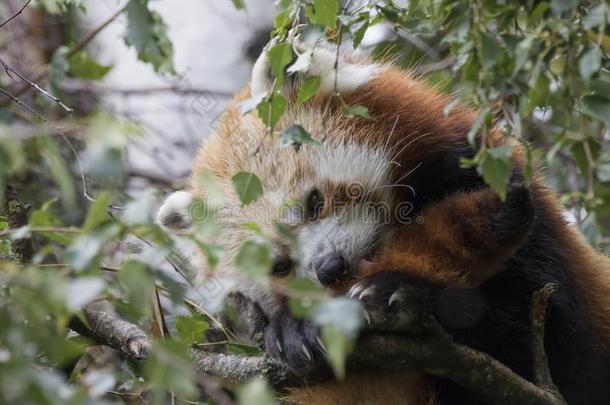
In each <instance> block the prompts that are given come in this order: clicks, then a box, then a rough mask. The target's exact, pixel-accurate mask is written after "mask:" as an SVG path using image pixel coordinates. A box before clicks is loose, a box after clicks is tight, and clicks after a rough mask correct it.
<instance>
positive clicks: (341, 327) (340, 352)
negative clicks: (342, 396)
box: [313, 297, 364, 379]
mask: <svg viewBox="0 0 610 405" xmlns="http://www.w3.org/2000/svg"><path fill="white" fill-rule="evenodd" d="M313 321H314V322H315V323H316V324H317V325H318V326H320V327H321V328H322V341H323V342H324V345H325V346H326V354H327V357H328V361H329V363H330V365H331V367H332V369H333V371H334V373H335V376H336V377H337V378H338V379H342V378H343V377H344V376H345V361H346V360H347V355H348V354H349V353H350V352H351V350H352V348H353V345H354V342H355V340H356V338H357V337H358V332H359V331H360V329H361V328H362V326H363V325H364V321H363V316H362V306H361V304H360V303H359V302H358V301H356V300H351V299H349V298H346V297H337V298H332V299H330V300H327V301H325V302H323V303H322V304H320V305H319V306H318V307H317V308H316V311H315V314H314V317H313Z"/></svg>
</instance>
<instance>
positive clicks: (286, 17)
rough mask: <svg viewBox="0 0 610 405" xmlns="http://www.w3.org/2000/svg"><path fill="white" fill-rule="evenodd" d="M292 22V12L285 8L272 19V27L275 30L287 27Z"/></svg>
mask: <svg viewBox="0 0 610 405" xmlns="http://www.w3.org/2000/svg"><path fill="white" fill-rule="evenodd" d="M291 23H292V13H291V12H290V9H289V8H285V9H283V10H282V11H280V12H279V13H277V15H276V16H275V19H274V20H273V27H274V28H275V29H276V30H278V31H279V30H283V29H284V28H288V27H289V26H290V24H291Z"/></svg>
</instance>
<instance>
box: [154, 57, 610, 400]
mask: <svg viewBox="0 0 610 405" xmlns="http://www.w3.org/2000/svg"><path fill="white" fill-rule="evenodd" d="M312 65H313V67H312V68H311V69H310V70H313V71H314V73H315V74H316V75H318V76H320V77H321V81H322V87H321V93H320V94H318V95H317V96H315V97H314V98H313V99H311V100H310V101H308V102H307V103H305V104H304V105H302V106H291V107H289V108H288V110H287V112H286V113H285V115H284V117H283V118H282V120H281V121H280V123H279V124H278V130H280V131H281V130H282V129H284V128H287V127H289V126H290V125H293V124H300V125H302V126H303V127H304V128H305V129H306V130H308V131H309V132H310V133H311V134H312V135H313V136H314V137H315V138H316V139H319V140H321V145H303V146H302V148H301V151H300V152H299V154H296V155H295V154H294V152H293V151H292V150H291V149H288V148H282V147H280V146H279V144H278V140H277V139H276V138H273V137H269V136H267V134H266V129H265V128H264V127H263V125H262V124H261V123H260V121H259V120H258V119H257V117H256V116H255V115H254V113H250V114H248V115H246V116H242V115H241V114H240V113H239V111H238V108H237V103H236V104H235V105H233V106H230V107H229V108H228V111H227V113H226V115H225V117H224V119H223V121H222V123H221V124H220V126H219V128H218V130H217V131H216V133H215V134H213V135H212V136H211V137H210V138H209V139H208V140H207V141H206V144H205V145H204V147H203V149H202V150H201V152H200V154H199V158H198V162H197V164H196V166H195V168H194V170H193V184H192V188H191V190H190V191H189V193H190V194H192V195H194V196H195V197H197V196H202V195H204V194H205V190H202V188H201V186H200V182H199V179H200V176H201V173H202V172H204V171H205V172H210V173H211V174H212V175H213V176H214V178H215V180H216V181H217V183H219V184H220V187H221V188H223V190H225V192H226V194H227V195H229V196H230V198H234V199H236V197H235V196H234V192H233V191H232V185H231V181H230V178H231V176H232V175H233V174H235V173H236V172H237V171H240V170H243V171H251V172H254V173H255V174H257V175H258V176H259V177H260V178H261V179H262V181H263V187H264V191H265V194H264V196H263V199H264V202H265V203H266V204H267V205H268V206H272V207H279V206H280V205H281V203H282V202H283V201H286V200H287V199H292V200H296V201H302V202H303V205H304V207H305V209H304V214H302V215H301V216H299V215H297V214H294V216H291V215H288V216H281V217H273V218H272V220H273V221H276V220H277V221H279V222H284V223H286V224H287V225H289V226H290V227H291V228H292V229H293V232H295V234H296V235H297V237H298V240H299V242H300V243H301V245H302V253H301V256H300V257H294V256H291V255H290V253H289V252H287V250H286V249H287V248H286V246H284V245H283V242H282V240H281V238H280V237H278V238H277V240H274V241H275V242H277V250H276V251H274V255H275V258H276V263H282V266H277V268H276V267H274V270H277V269H281V270H282V271H279V270H277V271H276V273H277V277H281V278H284V277H290V276H291V275H294V274H296V275H297V276H300V277H309V278H314V279H317V280H319V282H320V283H322V284H323V285H325V286H327V287H329V288H335V289H337V290H341V291H345V290H346V289H347V288H346V286H347V287H350V286H351V287H352V288H351V290H350V291H349V293H348V294H350V295H351V296H353V297H355V298H359V299H361V301H362V302H363V303H364V305H365V308H366V309H367V311H369V312H370V313H372V314H373V315H375V314H377V313H380V314H382V315H383V316H392V315H396V314H399V313H400V311H402V310H403V309H404V305H407V304H406V301H408V302H409V304H408V305H413V300H412V299H408V300H407V299H405V298H406V297H407V296H408V297H414V296H421V297H422V299H421V302H420V303H419V304H421V305H422V306H425V307H426V309H427V310H429V311H431V312H432V313H433V314H434V315H435V316H436V317H437V319H438V320H439V322H440V323H441V324H442V325H443V326H444V327H445V328H446V329H448V330H449V331H450V332H451V333H452V334H453V335H454V337H455V339H456V340H457V341H459V342H461V343H464V344H466V345H469V346H471V347H473V348H475V349H478V350H481V351H484V352H486V353H489V354H490V355H492V356H494V357H495V358H497V359H498V360H500V361H501V362H503V363H504V364H506V365H507V366H509V367H510V368H511V369H513V370H514V371H515V372H517V373H519V374H520V375H522V376H523V377H525V378H531V377H532V360H531V358H530V330H529V321H528V313H529V306H530V300H531V297H532V294H533V292H534V291H536V290H538V289H540V288H541V287H542V286H544V285H545V284H546V283H549V282H553V283H557V284H558V285H559V289H558V291H557V292H556V293H555V295H554V296H553V297H552V300H551V303H550V310H549V315H548V319H547V324H546V335H545V336H546V338H545V346H546V350H547V353H548V356H549V364H550V368H551V372H552V376H553V378H554V381H555V383H556V384H557V386H558V387H559V389H560V391H561V392H562V394H563V395H564V396H565V398H566V399H567V401H568V402H569V403H570V404H603V403H607V401H609V400H610V384H609V382H610V264H609V262H608V260H607V259H606V258H605V257H603V256H601V255H600V254H598V253H597V252H595V251H594V250H593V249H591V248H590V247H588V246H587V245H586V243H585V242H584V241H583V240H582V239H581V238H580V237H579V236H578V234H577V232H576V230H574V229H573V228H572V227H571V226H569V225H568V224H566V222H565V220H564V218H563V215H562V210H561V207H560V205H559V203H558V202H557V200H556V198H555V197H554V195H553V193H552V192H551V191H549V190H548V189H547V188H546V186H545V185H544V184H543V182H542V180H541V178H540V176H537V177H535V178H534V179H533V180H532V181H531V183H529V184H526V183H525V181H524V179H523V175H522V171H523V162H522V156H521V154H522V152H521V149H520V147H519V145H518V144H516V143H515V144H512V145H511V146H512V147H513V157H514V160H515V168H514V171H513V175H512V178H511V181H510V185H509V189H508V194H507V199H506V202H501V201H500V200H499V199H498V197H497V196H496V195H495V193H494V192H493V191H491V190H490V189H489V187H488V186H487V185H486V184H485V183H484V182H483V180H482V178H481V177H480V176H479V174H478V173H477V172H476V170H475V169H472V168H463V167H462V165H461V163H460V161H461V159H462V158H472V157H473V156H474V154H475V153H476V150H477V146H473V145H471V144H470V143H469V141H468V139H467V134H468V132H469V130H470V128H471V126H472V123H473V120H474V118H475V114H474V113H473V112H472V111H470V110H469V109H467V108H464V107H460V106H454V107H453V108H451V109H450V110H449V111H448V112H447V109H446V107H447V104H448V103H449V99H448V98H447V97H446V96H443V95H441V94H439V93H438V92H436V91H434V90H432V89H430V88H429V87H428V86H427V85H425V84H424V83H423V82H421V81H419V80H416V79H414V78H413V77H411V76H410V75H409V74H408V73H406V72H401V71H398V70H396V69H395V68H392V67H390V66H384V65H371V64H369V63H366V62H358V61H353V60H350V59H349V57H346V58H345V59H342V61H341V63H340V64H339V71H338V73H337V74H338V75H339V76H340V77H339V78H338V79H337V80H333V77H334V72H335V71H334V70H333V66H334V57H333V56H332V54H331V53H329V52H326V51H324V50H319V51H316V53H314V58H313V62H312ZM267 70H268V66H266V62H265V60H264V57H263V58H261V60H259V62H257V65H256V67H255V69H254V77H253V83H252V85H251V88H252V90H253V92H260V91H268V90H269V83H268V81H269V80H268V72H267ZM310 74H311V72H310ZM333 83H335V84H336V86H337V88H336V89H335V88H333ZM335 90H338V91H340V92H341V94H342V97H343V102H340V101H339V100H338V99H337V98H336V97H335V96H334V95H333V93H334V91H335ZM288 93H290V92H288ZM248 95H249V94H248V93H245V94H242V95H241V96H240V97H239V98H238V101H240V100H243V99H245V98H247V97H248ZM343 103H347V104H349V105H361V106H365V107H367V109H368V111H369V113H370V114H371V116H372V117H373V119H372V120H369V119H364V118H358V117H348V116H346V115H345V113H344V111H343ZM477 142H481V141H480V140H478V141H477ZM486 142H488V143H489V144H493V145H495V146H497V145H501V144H506V143H507V142H508V141H506V140H504V139H502V137H501V136H500V135H499V134H498V133H497V131H496V130H492V131H491V132H490V133H489V134H487V141H486ZM354 185H358V187H359V188H358V190H357V191H358V192H357V193H354V187H353V186H354ZM183 197H184V194H181V195H180V198H179V199H174V200H171V197H170V199H168V203H166V205H165V206H164V207H163V208H162V209H161V213H160V216H159V218H160V221H161V222H162V223H164V224H166V225H169V223H170V222H171V221H170V220H169V219H168V218H175V215H174V214H178V215H182V216H184V215H185V209H186V207H187V206H188V203H185V201H188V198H187V199H183ZM365 203H366V204H365ZM369 203H370V204H380V205H381V206H384V207H386V208H390V214H391V216H390V217H389V218H387V220H385V219H384V221H378V222H374V223H365V221H364V220H365V219H366V220H370V219H371V218H374V214H373V213H372V212H371V210H370V205H367V204H369ZM405 203H408V210H406V211H405V212H401V211H400V210H399V209H400V208H401V207H405V205H404V204H405ZM185 204H186V205H185ZM252 210H253V208H247V207H246V208H244V207H241V208H240V209H239V210H238V211H237V212H236V211H232V214H231V215H233V216H234V217H239V218H246V219H247V218H252V217H253V216H254V213H253V211H252ZM347 213H349V214H351V215H352V217H350V218H348V217H347V215H346V214H347ZM172 215H174V216H173V217H172ZM303 215H304V216H303ZM354 218H355V219H354ZM267 219H268V220H269V217H267ZM270 228H271V227H270ZM249 238H250V236H249V235H248V234H247V233H246V232H244V231H243V230H237V229H232V230H229V231H227V232H226V233H224V234H221V235H219V236H218V238H217V239H216V240H215V242H217V243H219V244H221V245H223V246H224V247H225V250H226V251H227V252H228V254H227V256H226V259H225V260H226V261H224V262H222V263H221V265H220V266H221V267H222V269H221V271H224V272H226V273H227V274H231V275H235V273H236V271H235V270H234V269H233V263H232V261H231V260H232V259H233V258H234V257H235V254H236V251H237V248H238V247H239V246H240V244H241V243H242V242H243V241H244V240H246V239H249ZM286 263H289V264H288V265H287V264H286ZM199 265H201V266H204V265H203V264H201V263H199ZM287 267H288V271H285V270H286V269H287ZM247 283H248V282H247V281H243V280H242V281H240V282H239V283H238V288H239V289H240V290H241V291H242V292H244V294H245V295H247V296H249V297H250V298H252V299H254V300H256V301H257V302H259V303H261V307H262V308H263V310H264V312H265V314H266V315H267V317H268V319H269V325H268V327H267V329H266V330H265V342H266V350H267V351H268V352H270V353H271V354H272V355H274V356H276V357H278V358H279V359H281V360H282V361H284V362H285V363H286V364H287V365H288V366H290V367H293V368H303V367H310V366H311V365H312V364H315V363H317V362H320V361H323V357H324V356H323V350H322V348H321V347H320V345H319V343H318V342H319V340H318V339H317V329H316V328H315V327H314V326H313V325H312V324H310V323H308V322H307V321H304V320H297V319H294V318H293V317H292V316H291V315H290V312H289V311H288V308H287V305H286V302H285V300H284V299H283V298H282V297H281V296H280V295H279V294H276V293H267V292H263V291H261V290H260V289H256V288H254V287H251V285H250V284H247ZM401 382H402V383H401ZM365 391H366V393H365ZM347 392H352V393H354V395H355V397H356V398H359V399H360V402H359V403H363V404H364V403H379V404H391V403H408V404H424V403H440V404H445V403H447V404H462V403H464V404H466V403H468V404H470V403H473V401H475V398H472V397H471V394H469V393H467V392H465V391H464V390H463V389H461V388H460V387H458V386H456V385H454V384H452V383H450V382H446V381H434V380H432V379H429V378H427V377H425V376H421V375H417V374H392V373H385V374H378V373H377V374H374V375H373V376H372V377H370V378H369V377H362V376H351V377H349V376H348V379H347V381H346V382H345V383H342V384H335V383H325V384H321V385H317V386H313V387H311V388H310V389H306V390H301V391H296V392H294V393H292V395H291V396H290V397H289V398H288V400H289V401H292V402H295V403H358V402H354V401H356V400H355V399H354V398H353V396H350V395H348V394H346V393H347ZM350 398H351V399H350ZM340 400H343V402H339V401H340Z"/></svg>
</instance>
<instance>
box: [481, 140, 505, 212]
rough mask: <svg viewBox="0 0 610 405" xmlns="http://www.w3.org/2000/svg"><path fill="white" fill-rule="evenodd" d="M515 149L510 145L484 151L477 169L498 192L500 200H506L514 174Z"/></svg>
mask: <svg viewBox="0 0 610 405" xmlns="http://www.w3.org/2000/svg"><path fill="white" fill-rule="evenodd" d="M512 154H513V149H512V147H511V146H509V145H502V146H498V147H496V148H492V149H487V150H485V151H483V154H482V155H481V157H480V160H479V165H478V166H477V170H478V172H479V174H480V175H481V176H483V180H485V183H487V184H489V185H490V186H491V188H492V189H493V190H494V191H495V192H496V193H498V196H499V197H500V200H502V201H504V200H506V189H507V186H508V182H509V180H510V178H511V176H512V174H513V166H514V162H513V159H512Z"/></svg>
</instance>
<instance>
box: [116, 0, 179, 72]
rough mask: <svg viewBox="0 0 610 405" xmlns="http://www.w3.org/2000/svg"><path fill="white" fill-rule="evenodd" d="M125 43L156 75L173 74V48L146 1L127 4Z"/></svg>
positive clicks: (159, 20) (155, 13)
mask: <svg viewBox="0 0 610 405" xmlns="http://www.w3.org/2000/svg"><path fill="white" fill-rule="evenodd" d="M124 38H125V43H126V44H127V45H129V46H133V47H134V48H135V50H136V52H137V53H138V59H140V60H141V61H142V62H146V63H150V64H151V65H152V66H153V68H154V69H155V72H157V73H170V74H174V73H175V69H174V61H173V58H174V48H173V46H172V43H171V42H170V40H169V38H168V36H167V28H166V26H165V24H164V23H163V20H162V19H161V16H160V15H159V14H158V13H157V12H155V11H152V10H150V9H149V5H148V0H129V3H127V32H126V33H125V37H124Z"/></svg>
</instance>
